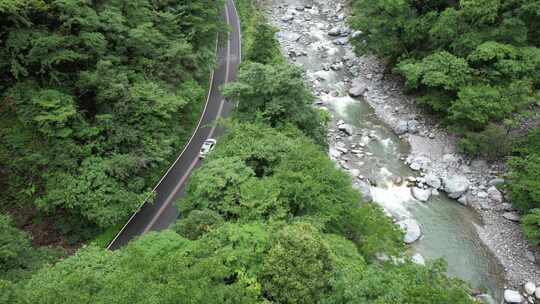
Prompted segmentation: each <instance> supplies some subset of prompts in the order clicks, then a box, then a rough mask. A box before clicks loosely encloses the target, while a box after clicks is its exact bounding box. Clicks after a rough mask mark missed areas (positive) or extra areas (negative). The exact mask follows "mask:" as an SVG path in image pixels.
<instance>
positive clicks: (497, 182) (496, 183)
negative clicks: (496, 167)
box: [488, 178, 505, 187]
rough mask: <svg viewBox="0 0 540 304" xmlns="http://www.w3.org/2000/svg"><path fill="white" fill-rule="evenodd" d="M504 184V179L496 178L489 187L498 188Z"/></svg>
mask: <svg viewBox="0 0 540 304" xmlns="http://www.w3.org/2000/svg"><path fill="white" fill-rule="evenodd" d="M504 183H505V180H504V179H502V178H494V179H492V180H490V181H489V183H488V185H490V186H495V187H497V186H500V185H504Z"/></svg>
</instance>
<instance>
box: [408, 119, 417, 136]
mask: <svg viewBox="0 0 540 304" xmlns="http://www.w3.org/2000/svg"><path fill="white" fill-rule="evenodd" d="M418 126H419V122H418V121H417V120H416V119H412V120H409V121H408V122H407V129H408V131H409V133H412V134H414V133H417V132H418Z"/></svg>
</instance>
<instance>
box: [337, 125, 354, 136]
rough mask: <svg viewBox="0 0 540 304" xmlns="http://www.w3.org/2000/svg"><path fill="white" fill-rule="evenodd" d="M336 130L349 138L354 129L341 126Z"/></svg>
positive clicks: (348, 126) (349, 126)
mask: <svg viewBox="0 0 540 304" xmlns="http://www.w3.org/2000/svg"><path fill="white" fill-rule="evenodd" d="M338 129H339V130H340V131H342V132H343V133H345V134H347V135H349V136H351V135H353V134H354V127H353V126H351V125H349V124H341V125H339V127H338Z"/></svg>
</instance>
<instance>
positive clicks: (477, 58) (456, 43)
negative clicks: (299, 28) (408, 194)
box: [351, 0, 540, 244]
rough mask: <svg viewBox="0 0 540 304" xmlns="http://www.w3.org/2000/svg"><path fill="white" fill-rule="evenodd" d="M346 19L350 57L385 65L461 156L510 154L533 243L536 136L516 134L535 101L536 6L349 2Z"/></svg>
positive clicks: (502, 0)
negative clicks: (454, 138) (451, 134)
mask: <svg viewBox="0 0 540 304" xmlns="http://www.w3.org/2000/svg"><path fill="white" fill-rule="evenodd" d="M354 12H355V14H354V16H353V17H352V18H351V25H352V26H353V27H354V28H355V29H357V30H360V31H362V32H363V34H362V35H360V36H359V37H358V39H357V40H356V41H355V44H356V46H357V49H358V51H360V52H371V53H374V54H376V55H378V56H381V57H383V58H386V59H387V60H388V62H389V63H390V65H391V67H393V71H394V72H396V73H397V74H400V75H402V76H403V77H404V79H405V84H406V88H407V89H408V90H410V91H411V92H414V93H415V94H417V95H418V96H419V98H417V100H418V102H419V104H420V105H422V106H425V108H426V109H428V110H430V111H432V112H433V113H436V114H437V115H439V116H440V117H441V118H442V120H443V122H444V123H445V124H446V125H448V126H449V128H450V129H451V130H453V131H455V132H456V133H457V134H458V135H460V136H461V138H462V139H461V141H460V143H459V147H460V148H461V150H462V151H463V152H466V153H468V154H470V155H472V156H478V155H480V156H483V157H486V158H487V159H490V160H495V159H499V158H501V157H504V156H508V155H511V156H512V159H511V161H510V162H509V167H510V180H511V182H512V183H511V185H510V186H509V191H510V194H511V198H512V201H513V202H514V204H515V206H516V207H517V208H518V209H519V210H520V211H521V212H522V213H523V214H528V213H529V212H531V215H530V216H527V217H526V218H525V220H524V225H525V232H526V234H527V235H528V236H530V239H531V240H532V241H533V242H534V243H535V244H540V237H538V235H540V226H539V224H538V223H539V222H540V221H539V219H540V217H539V216H538V214H540V213H539V211H538V210H534V209H535V208H538V207H540V194H539V193H538V188H539V186H540V168H538V163H539V162H538V160H539V155H540V146H538V139H539V137H538V133H539V131H538V130H534V129H533V130H530V133H531V134H530V135H529V136H528V139H526V138H525V139H524V138H521V133H522V132H518V130H519V128H518V127H520V123H521V122H522V120H523V118H526V117H528V116H530V114H531V110H532V111H538V109H537V107H538V101H539V99H540V93H539V92H540V91H539V88H540V38H539V37H540V32H539V30H540V23H539V22H540V21H539V20H540V5H539V3H538V1H534V0H525V1H513V0H489V1H479V0H461V1H444V0H442V1H441V0H430V1H422V2H418V1H405V0H404V1H377V0H355V1H354ZM527 143H528V144H527ZM524 144H525V145H527V146H528V148H527V149H523V148H522V146H523V145H524ZM531 210H533V211H531ZM535 235H536V236H535Z"/></svg>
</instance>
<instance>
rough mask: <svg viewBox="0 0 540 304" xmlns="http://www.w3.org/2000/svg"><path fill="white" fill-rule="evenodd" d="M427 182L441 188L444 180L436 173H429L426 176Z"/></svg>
mask: <svg viewBox="0 0 540 304" xmlns="http://www.w3.org/2000/svg"><path fill="white" fill-rule="evenodd" d="M424 179H425V180H426V184H427V185H428V186H430V187H432V188H434V189H437V190H438V189H441V186H442V182H441V179H440V178H439V177H438V176H436V175H435V174H428V175H426V176H425V177H424Z"/></svg>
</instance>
